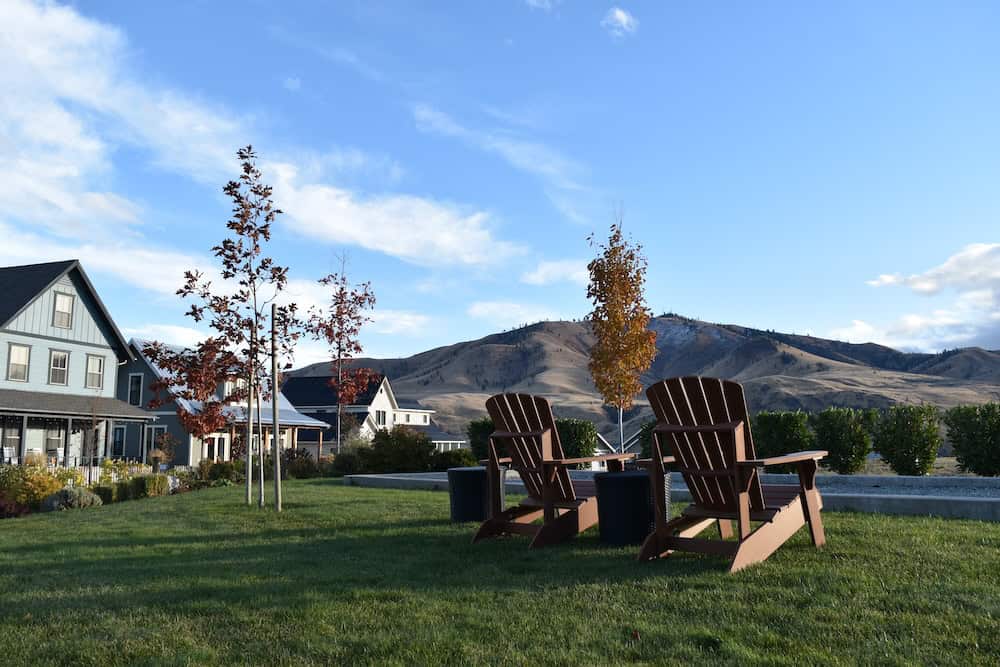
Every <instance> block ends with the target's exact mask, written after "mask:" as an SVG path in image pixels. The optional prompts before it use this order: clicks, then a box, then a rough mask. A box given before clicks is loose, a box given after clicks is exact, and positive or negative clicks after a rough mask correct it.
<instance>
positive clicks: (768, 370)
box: [291, 315, 1000, 433]
mask: <svg viewBox="0 0 1000 667" xmlns="http://www.w3.org/2000/svg"><path fill="white" fill-rule="evenodd" d="M650 329H652V330H653V331H655V332H656V334H657V342H656V346H657V350H658V351H657V355H656V358H655V360H654V361H653V365H652V366H651V368H650V370H649V371H648V372H647V373H646V374H645V375H644V376H643V384H650V383H652V382H654V381H655V380H658V379H660V378H663V377H669V376H674V375H707V376H713V377H724V378H731V379H735V380H738V381H740V382H742V383H743V384H744V386H745V387H746V390H747V400H748V402H749V403H750V408H751V410H753V411H758V410H764V409H796V408H800V409H804V410H819V409H822V408H824V407H827V406H830V405H838V406H849V407H885V406H888V405H892V404H893V403H921V402H924V403H932V404H935V405H939V406H941V407H950V406H952V405H957V404H961V403H982V402H986V401H991V400H1000V351H998V350H984V349H981V348H962V349H957V350H949V351H946V352H942V353H940V354H925V353H911V352H900V351H899V350H894V349H892V348H890V347H886V346H883V345H876V344H874V343H864V344H855V343H844V342H841V341H835V340H828V339H824V338H816V337H814V336H804V335H797V334H785V333H778V332H773V331H763V330H760V329H753V328H750V327H741V326H736V325H730V324H712V323H710V322H703V321H701V320H693V319H689V318H685V317H681V316H677V315H665V316H661V317H656V318H653V320H652V321H651V322H650ZM593 341H594V338H593V335H592V334H591V331H590V325H589V324H588V323H587V322H583V321H577V322H567V321H556V322H540V323H537V324H532V325H529V326H526V327H522V328H519V329H514V330H512V331H506V332H503V333H496V334H491V335H489V336H485V337H483V338H480V339H478V340H473V341H464V342H460V343H455V344H454V345H448V346H444V347H438V348H434V349H432V350H428V351H426V352H421V353H419V354H415V355H413V356H410V357H406V358H402V359H359V360H358V361H357V364H358V365H362V366H366V367H368V368H372V369H374V370H376V371H378V372H380V373H384V374H385V375H387V376H388V377H389V379H390V381H391V382H392V386H393V389H394V390H395V391H396V393H397V395H399V396H401V397H405V398H407V399H414V400H418V401H420V402H421V403H423V404H424V405H426V406H428V407H431V408H433V409H435V410H437V414H436V415H435V419H436V421H438V423H440V424H441V425H442V426H443V427H444V428H445V429H446V430H449V431H452V432H455V433H462V432H464V429H465V424H466V423H467V422H468V421H469V420H470V419H473V418H475V417H478V416H481V415H483V414H485V409H484V403H485V401H486V399H487V398H488V397H489V396H491V395H492V394H495V393H497V392H501V391H522V392H528V393H538V394H543V395H545V396H548V397H549V398H550V399H551V401H552V404H553V410H554V411H555V412H556V413H557V415H559V416H567V417H581V418H586V419H591V420H593V421H595V422H596V423H597V424H598V428H599V429H600V430H601V431H602V432H604V433H610V432H612V431H614V430H616V429H614V428H613V420H614V419H615V418H616V415H615V413H614V411H613V410H611V409H609V408H607V407H606V406H603V405H602V401H601V398H600V396H599V395H598V394H597V391H596V389H595V388H594V384H593V382H592V381H591V379H590V373H589V371H588V370H587V363H588V361H589V350H590V346H591V345H592V344H593ZM329 373H330V371H329V364H328V363H320V364H313V365H311V366H307V367H305V368H301V369H298V370H295V371H292V372H291V374H293V375H312V376H315V375H329ZM650 415H651V413H650V411H649V408H648V406H647V405H646V402H645V397H644V396H639V397H637V399H636V407H635V408H634V409H633V410H631V411H630V413H629V415H628V418H629V421H630V423H629V424H628V425H627V427H626V431H627V432H628V431H630V429H634V428H635V427H636V426H637V423H638V422H640V421H642V420H644V419H648V418H649V416H650Z"/></svg>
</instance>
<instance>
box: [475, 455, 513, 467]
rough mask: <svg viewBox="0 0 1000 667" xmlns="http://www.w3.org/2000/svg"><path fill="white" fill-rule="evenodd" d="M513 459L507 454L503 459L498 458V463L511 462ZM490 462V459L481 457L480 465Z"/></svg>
mask: <svg viewBox="0 0 1000 667" xmlns="http://www.w3.org/2000/svg"><path fill="white" fill-rule="evenodd" d="M512 461H513V459H511V458H510V457H509V456H505V457H503V458H502V459H497V463H511V462H512ZM489 462H490V460H489V459H479V465H487V464H488V463H489Z"/></svg>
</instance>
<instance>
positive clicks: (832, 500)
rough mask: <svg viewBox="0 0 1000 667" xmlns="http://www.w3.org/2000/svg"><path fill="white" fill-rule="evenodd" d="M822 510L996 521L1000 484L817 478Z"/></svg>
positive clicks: (375, 478) (436, 482)
mask: <svg viewBox="0 0 1000 667" xmlns="http://www.w3.org/2000/svg"><path fill="white" fill-rule="evenodd" d="M570 474H571V475H572V476H573V478H574V479H581V480H590V479H592V478H593V475H594V473H593V472H591V471H589V470H574V471H571V473H570ZM762 478H763V481H764V482H765V483H770V484H795V483H796V482H797V479H798V478H797V476H795V475H771V474H766V475H762ZM345 479H346V482H347V484H351V485H354V486H369V487H380V488H394V489H431V490H438V491H447V490H448V474H447V473H444V472H427V473H393V474H388V475H348V476H347V477H346V478H345ZM816 483H817V485H818V486H819V489H820V491H821V492H822V494H823V505H824V509H827V510H833V511H855V512H873V513H882V514H904V515H914V516H928V515H932V516H941V517H951V518H966V519H979V520H983V521H1000V478H997V477H902V476H893V475H885V476H881V475H818V476H817V478H816ZM671 486H672V491H671V496H672V497H673V499H674V500H677V501H681V502H684V501H688V500H690V499H691V494H690V493H689V492H688V490H687V487H686V486H685V485H684V480H683V479H682V478H681V476H680V474H678V473H673V475H672V478H671ZM506 488H507V493H524V485H523V484H522V483H521V480H520V479H519V478H518V477H517V475H516V474H514V473H508V477H507V484H506Z"/></svg>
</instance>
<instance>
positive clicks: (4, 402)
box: [0, 389, 155, 420]
mask: <svg viewBox="0 0 1000 667" xmlns="http://www.w3.org/2000/svg"><path fill="white" fill-rule="evenodd" d="M0 412H16V413H19V414H37V415H39V416H43V415H46V416H48V415H51V416H67V417H82V418H87V417H91V416H96V417H97V418H99V419H103V418H108V417H111V418H114V419H137V420H138V419H142V420H150V419H155V417H154V416H153V415H151V414H149V413H148V412H146V411H145V410H143V409H141V408H137V407H135V406H134V405H129V404H128V403H126V402H125V401H119V400H118V399H117V398H107V397H103V396H80V395H77V394H50V393H48V392H42V391H21V390H20V389H0Z"/></svg>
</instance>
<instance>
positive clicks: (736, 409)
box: [639, 377, 826, 572]
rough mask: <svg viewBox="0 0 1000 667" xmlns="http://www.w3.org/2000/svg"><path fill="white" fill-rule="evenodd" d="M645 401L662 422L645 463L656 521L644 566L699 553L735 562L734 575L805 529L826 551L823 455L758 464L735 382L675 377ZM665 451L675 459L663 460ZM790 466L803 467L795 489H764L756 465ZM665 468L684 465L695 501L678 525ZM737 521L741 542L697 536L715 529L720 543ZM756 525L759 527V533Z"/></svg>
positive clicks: (772, 459)
mask: <svg viewBox="0 0 1000 667" xmlns="http://www.w3.org/2000/svg"><path fill="white" fill-rule="evenodd" d="M646 396H647V397H648V398H649V403H650V405H651V406H652V408H653V412H654V413H655V414H656V419H657V424H656V427H655V428H654V430H653V455H652V459H651V460H650V461H649V464H648V465H649V471H650V487H651V488H652V489H653V495H654V506H655V517H656V522H655V529H654V530H653V532H652V533H650V534H649V536H648V537H647V538H646V541H645V542H644V543H643V545H642V550H641V551H640V552H639V560H650V559H653V558H663V557H665V556H668V555H670V553H671V552H673V551H695V552H700V553H709V554H719V555H724V556H730V557H731V558H732V560H731V562H730V565H729V571H730V572H735V571H737V570H741V569H743V568H744V567H747V566H748V565H752V564H754V563H759V562H760V561H763V560H765V559H766V558H767V557H768V556H770V555H771V554H772V553H774V551H775V550H777V549H778V547H780V546H781V545H782V544H784V543H785V541H786V540H788V538H789V537H791V536H792V535H793V534H795V532H796V531H797V530H798V529H799V528H800V527H802V526H803V525H804V524H808V525H809V531H810V534H811V536H812V542H813V544H814V545H816V547H821V546H823V544H824V543H825V542H826V537H825V536H824V534H823V520H822V518H821V517H820V509H821V508H822V507H823V501H822V499H821V498H820V495H819V490H818V489H817V488H816V468H817V461H818V460H819V459H821V458H823V457H824V456H826V452H823V451H813V452H798V453H796V454H785V455H784V456H775V457H770V458H764V459H758V458H757V456H756V453H755V451H754V443H753V435H752V434H751V433H750V420H749V415H748V414H747V405H746V400H745V399H744V396H743V387H742V386H741V385H739V384H738V383H736V382H731V381H727V380H718V379H715V378H700V377H684V378H671V379H668V380H662V381H660V382H657V383H656V384H654V385H653V386H652V387H650V388H649V389H647V390H646ZM668 450H669V452H670V453H671V454H672V456H667V455H665V454H666V452H667V451H668ZM790 463H792V464H795V465H796V467H797V468H798V473H799V483H798V484H797V485H793V486H787V485H765V484H761V482H760V478H759V477H758V474H757V469H758V468H759V467H763V466H769V465H780V464H790ZM668 464H677V465H678V466H679V467H678V469H679V470H680V472H681V474H682V475H683V476H684V481H685V482H686V483H687V487H688V490H690V492H691V498H692V502H691V504H690V505H688V506H687V507H686V508H685V509H684V511H683V513H682V514H681V516H679V517H677V518H675V519H670V517H668V516H665V495H664V491H663V476H664V475H666V474H668V472H667V465H668ZM733 519H735V520H736V522H737V537H738V540H736V541H732V540H730V541H725V540H724V539H720V540H711V539H702V538H698V537H695V536H696V535H698V533H700V532H701V531H703V530H705V529H706V528H708V527H709V526H711V525H712V524H714V523H717V524H718V527H719V535H720V537H722V538H729V537H732V536H733V527H732V523H731V521H732V520H733ZM754 522H759V523H758V525H757V527H756V528H754V527H753V523H754Z"/></svg>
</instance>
